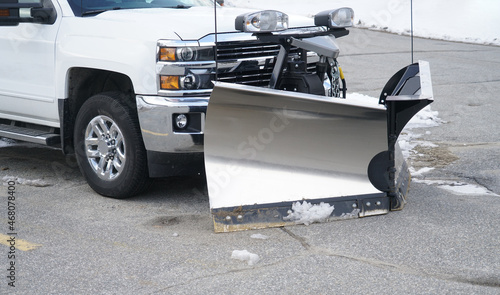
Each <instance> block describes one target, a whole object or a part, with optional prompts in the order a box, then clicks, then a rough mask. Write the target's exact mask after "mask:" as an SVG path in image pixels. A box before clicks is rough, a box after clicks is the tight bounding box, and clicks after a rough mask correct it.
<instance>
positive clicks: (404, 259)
mask: <svg viewBox="0 0 500 295" xmlns="http://www.w3.org/2000/svg"><path fill="white" fill-rule="evenodd" d="M339 45H340V47H341V57H340V62H341V64H342V66H343V69H344V72H345V74H346V79H347V81H348V87H349V92H359V93H363V94H367V95H371V96H378V95H379V94H380V91H381V89H382V88H383V86H384V85H385V83H386V82H387V80H388V79H389V78H390V77H391V76H392V75H393V74H394V73H395V72H397V71H398V70H399V69H400V68H402V67H404V66H405V65H407V64H409V63H411V61H412V60H411V54H410V38H409V37H407V36H398V35H394V34H387V33H383V32H374V31H369V30H358V29H352V30H351V34H350V36H347V37H343V38H341V39H339ZM419 59H422V60H426V61H428V62H430V65H431V72H432V79H433V86H434V95H435V102H434V103H433V104H432V105H431V106H432V110H434V111H438V112H439V115H438V117H439V119H440V120H441V124H440V125H439V126H438V127H432V128H422V129H414V130H412V132H413V133H415V134H419V136H417V137H416V138H415V139H414V140H416V141H422V142H424V141H425V142H432V143H433V144H434V145H435V146H430V147H425V148H422V149H421V150H420V151H419V153H417V154H415V155H414V156H413V157H412V158H411V159H410V161H411V163H412V165H415V167H417V168H420V167H429V168H434V169H433V170H431V171H430V172H427V173H424V174H422V175H418V176H415V181H413V183H412V185H411V192H410V195H409V199H408V203H407V205H406V207H405V208H404V209H403V210H402V211H399V212H390V213H389V214H387V215H382V216H375V217H367V218H360V219H352V220H345V221H334V222H328V223H321V224H312V225H309V226H304V225H297V226H290V227H286V228H274V229H264V230H253V231H245V232H234V233H224V234H215V233H214V232H213V224H212V220H211V217H210V212H209V205H208V196H207V190H206V184H205V179H204V178H203V177H189V178H179V177H176V178H170V179H160V180H157V181H155V183H154V185H153V187H152V188H151V189H150V190H149V191H147V192H144V193H143V194H142V195H140V196H137V197H134V198H131V199H127V200H114V199H108V198H103V197H101V196H99V195H97V194H96V193H94V192H93V191H92V190H91V189H90V188H89V187H88V185H87V184H86V183H85V181H84V180H83V177H82V176H81V175H80V173H79V170H78V168H77V167H76V165H75V161H74V159H73V158H71V157H66V156H64V155H62V153H61V152H60V151H59V150H55V149H49V148H45V147H39V146H36V145H30V144H19V143H17V144H13V145H11V146H7V147H2V148H0V180H2V181H3V182H4V185H3V186H0V195H1V197H2V198H1V199H2V202H1V204H0V221H1V226H0V228H1V230H0V233H2V234H3V235H4V236H3V237H2V239H3V240H5V241H6V240H7V239H6V238H5V235H7V234H8V233H9V232H10V229H9V224H8V222H9V219H8V216H9V213H8V196H9V194H8V193H9V186H8V183H9V181H15V188H14V189H15V196H16V199H15V216H16V219H15V223H14V230H15V232H16V233H17V236H16V239H17V244H16V245H17V246H18V247H17V248H16V249H15V259H12V258H8V256H9V255H11V254H9V251H10V246H9V245H8V243H7V245H5V244H6V243H3V245H0V257H1V256H3V257H4V258H2V259H0V274H1V275H0V278H1V279H0V293H1V294H363V293H364V294H500V230H499V225H500V214H499V212H500V196H499V195H500V160H499V159H500V132H499V130H498V128H499V127H500V116H499V115H498V112H499V111H500V99H498V93H499V92H500V70H499V69H500V47H494V46H482V45H471V44H463V43H453V42H445V41H436V40H425V39H415V52H414V60H415V61H417V60H419ZM443 183H455V186H457V187H458V186H465V185H472V186H474V187H479V188H483V189H484V191H483V192H482V193H477V194H471V193H469V192H465V191H463V192H462V193H454V192H452V191H450V190H447V189H444V187H443V186H442V184H443ZM11 189H12V188H11ZM11 209H12V208H11ZM11 225H12V224H11ZM254 234H261V235H264V236H265V237H266V239H257V238H252V235H254ZM234 250H247V251H249V252H251V253H254V254H257V255H259V258H260V260H259V261H258V262H257V263H256V264H254V265H248V264H247V263H246V262H244V261H240V260H236V259H232V258H231V254H232V252H233V251H234ZM11 261H14V262H15V267H14V268H15V270H14V273H15V283H14V284H15V287H11V286H9V285H8V283H9V282H11V280H10V279H9V278H8V276H9V274H10V272H11V271H12V270H10V271H9V270H8V269H9V268H11V264H10V263H11ZM2 272H3V273H2Z"/></svg>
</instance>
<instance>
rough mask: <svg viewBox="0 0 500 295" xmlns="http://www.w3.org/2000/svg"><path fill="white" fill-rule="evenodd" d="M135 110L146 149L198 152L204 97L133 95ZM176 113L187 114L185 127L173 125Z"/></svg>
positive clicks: (200, 151)
mask: <svg viewBox="0 0 500 295" xmlns="http://www.w3.org/2000/svg"><path fill="white" fill-rule="evenodd" d="M136 102H137V112H138V116H139V124H140V127H141V132H142V137H143V140H144V145H145V147H146V150H147V151H151V152H160V153H202V152H203V133H204V130H205V113H206V109H207V105H208V97H206V98H205V97H200V98H196V99H189V100H187V99H183V98H172V97H168V98H167V97H162V96H146V95H137V96H136ZM177 114H185V115H187V116H188V119H189V123H188V126H187V128H185V129H180V128H177V127H176V126H175V125H174V124H175V123H174V120H175V116H176V115H177Z"/></svg>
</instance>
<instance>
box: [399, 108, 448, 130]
mask: <svg viewBox="0 0 500 295" xmlns="http://www.w3.org/2000/svg"><path fill="white" fill-rule="evenodd" d="M438 115H439V112H438V111H433V110H432V109H431V106H430V105H428V106H426V107H425V108H423V109H422V110H420V112H418V113H417V114H416V115H415V116H413V118H411V120H410V122H408V124H406V126H405V129H406V130H408V129H413V128H428V127H436V126H439V125H441V124H442V123H444V122H443V121H442V120H441V119H439V118H438Z"/></svg>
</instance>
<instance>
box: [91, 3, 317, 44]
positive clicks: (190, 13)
mask: <svg viewBox="0 0 500 295" xmlns="http://www.w3.org/2000/svg"><path fill="white" fill-rule="evenodd" d="M253 11H256V10H249V9H239V8H230V7H223V8H218V9H217V30H218V32H219V33H226V32H234V31H235V29H234V20H235V18H236V17H237V16H238V15H241V14H244V13H248V12H253ZM284 12H285V11H284ZM285 13H286V12H285ZM93 18H95V19H96V20H100V21H104V22H118V23H121V24H122V25H123V29H124V30H129V31H130V32H141V31H142V32H143V34H145V35H152V34H153V35H156V36H155V37H156V39H165V38H171V36H172V34H175V35H176V36H177V37H178V38H180V39H181V40H198V39H200V38H202V37H204V36H206V35H208V34H212V33H213V32H214V9H213V8H211V7H192V8H189V9H169V8H145V9H123V10H111V11H107V12H104V13H101V14H99V15H97V16H95V17H93ZM289 19H290V27H306V26H313V25H314V20H313V19H312V18H307V17H303V16H291V15H290V16H289ZM151 37H153V36H151Z"/></svg>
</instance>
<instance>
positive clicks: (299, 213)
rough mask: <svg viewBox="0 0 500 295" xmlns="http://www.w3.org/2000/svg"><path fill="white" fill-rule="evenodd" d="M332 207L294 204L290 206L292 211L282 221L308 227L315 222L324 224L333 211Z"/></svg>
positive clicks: (328, 205)
mask: <svg viewBox="0 0 500 295" xmlns="http://www.w3.org/2000/svg"><path fill="white" fill-rule="evenodd" d="M334 209H335V208H334V206H332V205H330V204H328V203H324V202H321V203H319V204H316V205H313V204H311V203H308V202H306V201H304V202H302V204H301V203H300V202H296V203H294V204H293V205H292V210H290V211H288V216H286V217H283V220H290V221H295V223H296V224H305V225H309V224H312V223H315V222H326V221H328V218H329V217H330V215H331V214H332V212H333V210H334Z"/></svg>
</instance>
